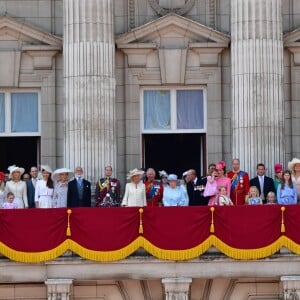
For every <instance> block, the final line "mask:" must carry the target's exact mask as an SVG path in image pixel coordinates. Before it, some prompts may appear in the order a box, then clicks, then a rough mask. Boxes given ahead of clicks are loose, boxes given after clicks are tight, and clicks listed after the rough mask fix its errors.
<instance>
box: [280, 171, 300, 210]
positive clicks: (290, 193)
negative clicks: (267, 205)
mask: <svg viewBox="0 0 300 300" xmlns="http://www.w3.org/2000/svg"><path fill="white" fill-rule="evenodd" d="M282 177H283V178H282V181H281V184H280V185H279V186H278V189H277V202H278V204H284V205H287V204H297V190H296V188H295V186H294V184H293V181H292V174H291V172H290V171H289V170H285V171H284V172H283V176H282Z"/></svg>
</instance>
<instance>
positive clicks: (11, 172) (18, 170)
mask: <svg viewBox="0 0 300 300" xmlns="http://www.w3.org/2000/svg"><path fill="white" fill-rule="evenodd" d="M9 172H10V173H9V178H11V177H12V174H13V173H14V172H20V174H21V175H22V174H23V173H24V172H25V169H24V168H20V167H17V166H14V167H11V168H10V170H9Z"/></svg>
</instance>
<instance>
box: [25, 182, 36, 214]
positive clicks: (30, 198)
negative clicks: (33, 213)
mask: <svg viewBox="0 0 300 300" xmlns="http://www.w3.org/2000/svg"><path fill="white" fill-rule="evenodd" d="M26 186H27V199H28V207H29V208H35V202H34V194H35V187H34V185H33V183H32V181H31V178H30V179H29V180H27V181H26Z"/></svg>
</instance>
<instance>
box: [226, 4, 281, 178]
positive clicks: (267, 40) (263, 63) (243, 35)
mask: <svg viewBox="0 0 300 300" xmlns="http://www.w3.org/2000/svg"><path fill="white" fill-rule="evenodd" d="M281 9H282V8H281V0H264V1H261V0H232V1H231V28H232V32H231V37H232V42H231V53H232V54H231V63H232V155H233V158H235V157H237V158H240V159H241V165H242V167H243V169H245V170H246V171H248V172H249V173H250V174H251V176H252V175H253V174H254V173H255V167H256V164H257V163H260V162H261V163H265V165H266V167H267V168H268V169H269V171H270V172H268V173H269V175H271V176H272V175H273V173H272V172H273V165H274V163H276V162H282V163H284V162H285V150H284V149H285V146H284V99H283V39H282V16H281Z"/></svg>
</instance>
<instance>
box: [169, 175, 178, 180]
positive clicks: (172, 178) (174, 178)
mask: <svg viewBox="0 0 300 300" xmlns="http://www.w3.org/2000/svg"><path fill="white" fill-rule="evenodd" d="M168 180H169V181H172V180H175V181H177V175H175V174H170V175H169V176H168Z"/></svg>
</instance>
